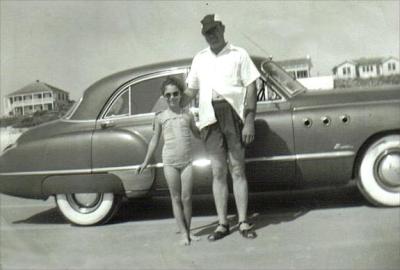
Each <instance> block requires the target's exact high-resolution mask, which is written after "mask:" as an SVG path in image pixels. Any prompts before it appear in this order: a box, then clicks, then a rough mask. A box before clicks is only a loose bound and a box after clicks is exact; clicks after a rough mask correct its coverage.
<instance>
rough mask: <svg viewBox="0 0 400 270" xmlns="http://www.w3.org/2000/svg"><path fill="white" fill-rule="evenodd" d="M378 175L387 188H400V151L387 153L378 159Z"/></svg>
mask: <svg viewBox="0 0 400 270" xmlns="http://www.w3.org/2000/svg"><path fill="white" fill-rule="evenodd" d="M376 169H377V173H378V175H379V179H380V181H381V182H382V184H384V185H385V186H388V187H399V186H400V151H392V152H389V151H387V152H385V153H383V155H382V156H381V157H380V158H379V159H378V162H377V167H376Z"/></svg>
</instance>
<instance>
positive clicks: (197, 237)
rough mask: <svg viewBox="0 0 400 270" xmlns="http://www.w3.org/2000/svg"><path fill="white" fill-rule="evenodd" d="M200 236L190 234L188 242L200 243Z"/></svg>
mask: <svg viewBox="0 0 400 270" xmlns="http://www.w3.org/2000/svg"><path fill="white" fill-rule="evenodd" d="M200 239H201V238H200V236H197V235H194V234H192V233H191V234H190V240H191V241H200Z"/></svg>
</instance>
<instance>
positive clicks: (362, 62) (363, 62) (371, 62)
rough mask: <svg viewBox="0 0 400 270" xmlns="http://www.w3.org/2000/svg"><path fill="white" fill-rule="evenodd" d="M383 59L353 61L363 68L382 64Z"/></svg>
mask: <svg viewBox="0 0 400 270" xmlns="http://www.w3.org/2000/svg"><path fill="white" fill-rule="evenodd" d="M383 60H385V58H384V57H373V58H360V59H356V60H353V62H355V63H356V64H357V65H360V66H365V65H378V64H382V62H383Z"/></svg>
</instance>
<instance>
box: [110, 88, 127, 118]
mask: <svg viewBox="0 0 400 270" xmlns="http://www.w3.org/2000/svg"><path fill="white" fill-rule="evenodd" d="M126 115H129V91H128V90H125V91H124V92H123V93H122V94H121V95H119V96H118V97H117V98H116V99H115V100H114V102H113V104H112V105H111V107H110V110H109V111H108V112H107V114H106V118H110V117H121V116H126Z"/></svg>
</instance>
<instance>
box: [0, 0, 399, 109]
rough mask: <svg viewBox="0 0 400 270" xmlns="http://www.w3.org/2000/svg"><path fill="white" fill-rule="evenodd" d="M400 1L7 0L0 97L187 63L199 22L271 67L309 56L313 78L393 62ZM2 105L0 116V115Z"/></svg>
mask: <svg viewBox="0 0 400 270" xmlns="http://www.w3.org/2000/svg"><path fill="white" fill-rule="evenodd" d="M399 3H400V1H398V0H397V1H322V0H319V1H317V0H313V1H296V0H293V1H104V0H103V1H100V0H86V1H83V0H82V1H79V0H77V1H35V0H29V1H4V0H0V64H1V65H0V94H1V98H3V97H4V96H5V95H7V94H9V93H11V92H14V91H16V90H18V89H20V88H22V87H24V86H26V85H28V84H30V83H32V82H34V81H36V80H40V81H43V82H46V83H48V84H50V85H53V86H55V87H57V88H60V89H63V90H66V91H68V92H70V97H71V98H72V99H73V100H77V99H79V97H80V96H81V95H82V93H83V91H84V90H85V89H86V88H87V87H89V86H90V85H91V84H93V83H94V82H95V81H97V80H99V79H101V78H102V77H104V76H107V75H109V74H111V73H115V72H117V71H121V70H124V69H128V68H132V67H136V66H141V65H145V64H150V63H156V62H163V61H168V60H173V59H181V58H192V57H193V56H194V55H195V54H196V53H197V52H198V51H199V50H201V49H203V48H205V47H206V46H207V44H206V42H205V40H204V38H203V37H202V35H201V33H200V29H201V24H200V20H201V19H202V17H203V16H204V15H206V14H209V13H217V14H219V15H220V17H221V18H222V19H223V22H224V24H225V25H226V31H225V37H226V40H227V41H228V42H230V43H232V44H234V45H237V46H240V47H243V48H245V49H246V50H247V51H248V52H249V54H251V55H259V56H272V57H273V59H275V60H286V59H292V58H302V57H306V56H307V55H309V56H310V57H311V60H312V63H313V68H312V70H311V75H312V76H317V75H321V76H322V75H330V74H332V68H333V67H334V66H335V65H337V64H340V63H341V62H343V61H345V60H348V59H357V58H361V57H387V56H394V57H397V58H399V54H400V40H399V39H400V19H399V17H400V15H399V14H400V5H399ZM3 104H4V103H3V102H1V106H2V108H1V112H3V109H4V108H3Z"/></svg>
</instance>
